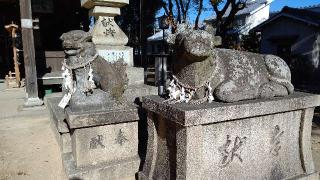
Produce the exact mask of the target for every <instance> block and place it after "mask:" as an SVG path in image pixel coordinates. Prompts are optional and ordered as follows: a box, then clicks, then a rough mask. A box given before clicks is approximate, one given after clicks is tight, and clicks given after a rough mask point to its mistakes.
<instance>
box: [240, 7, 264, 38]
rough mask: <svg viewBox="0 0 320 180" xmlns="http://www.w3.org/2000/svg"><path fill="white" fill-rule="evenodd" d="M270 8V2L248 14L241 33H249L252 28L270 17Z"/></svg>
mask: <svg viewBox="0 0 320 180" xmlns="http://www.w3.org/2000/svg"><path fill="white" fill-rule="evenodd" d="M269 10H270V4H269V5H267V6H264V7H263V8H261V9H258V10H257V11H256V12H253V13H252V14H250V15H248V16H247V18H246V23H245V25H244V26H243V27H242V28H241V31H240V32H241V34H245V35H247V34H248V33H249V31H250V30H251V29H252V28H254V27H256V26H257V25H259V24H261V23H262V22H264V21H266V20H267V19H269Z"/></svg>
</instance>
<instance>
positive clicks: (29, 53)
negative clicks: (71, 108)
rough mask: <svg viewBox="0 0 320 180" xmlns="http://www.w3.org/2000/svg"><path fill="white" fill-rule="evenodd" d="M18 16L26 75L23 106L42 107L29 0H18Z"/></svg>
mask: <svg viewBox="0 0 320 180" xmlns="http://www.w3.org/2000/svg"><path fill="white" fill-rule="evenodd" d="M20 14H21V32H22V42H23V56H24V68H25V74H26V82H25V85H26V99H25V102H24V106H25V107H33V106H41V105H43V101H42V100H40V99H39V95H38V82H37V69H36V60H35V48H34V37H33V21H32V10H31V0H20Z"/></svg>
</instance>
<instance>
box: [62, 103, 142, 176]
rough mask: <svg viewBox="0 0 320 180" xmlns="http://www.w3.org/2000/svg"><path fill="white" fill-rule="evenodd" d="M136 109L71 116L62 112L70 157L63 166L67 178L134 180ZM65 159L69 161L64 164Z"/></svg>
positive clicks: (136, 165)
mask: <svg viewBox="0 0 320 180" xmlns="http://www.w3.org/2000/svg"><path fill="white" fill-rule="evenodd" d="M138 120H139V114H138V106H136V105H134V104H130V105H128V106H126V108H122V109H108V110H105V111H94V110H92V111H86V112H72V111H71V109H70V108H67V109H66V121H67V123H68V127H69V128H70V132H71V144H72V153H71V154H68V156H67V157H69V156H71V157H69V158H67V159H66V160H65V164H67V165H66V169H67V174H68V175H69V176H70V177H77V178H78V177H80V178H83V179H135V174H136V173H137V172H138V171H139V165H140V159H139V155H138ZM68 159H69V160H68Z"/></svg>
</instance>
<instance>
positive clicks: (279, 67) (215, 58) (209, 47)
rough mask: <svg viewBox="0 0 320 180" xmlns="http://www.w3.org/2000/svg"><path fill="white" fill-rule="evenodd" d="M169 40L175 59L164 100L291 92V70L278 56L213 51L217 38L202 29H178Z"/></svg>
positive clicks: (232, 98)
mask: <svg viewBox="0 0 320 180" xmlns="http://www.w3.org/2000/svg"><path fill="white" fill-rule="evenodd" d="M170 39H171V41H172V42H173V41H174V46H175V50H176V56H175V58H174V62H173V65H174V72H173V80H172V81H171V83H170V85H169V87H168V90H169V96H170V99H169V100H167V101H175V102H177V101H178V102H191V103H192V102H193V103H202V102H205V101H209V102H211V101H213V100H214V99H215V100H218V101H223V102H236V101H241V100H247V99H257V98H271V97H276V96H286V95H288V94H291V93H293V90H294V87H293V85H292V84H291V73H290V69H289V67H288V66H287V64H286V63H285V61H284V60H283V59H281V58H280V57H277V56H274V55H261V54H255V53H249V52H243V51H236V50H229V49H219V48H215V45H216V44H217V43H216V39H217V38H216V37H215V36H213V35H212V34H211V33H208V32H207V31H205V30H191V29H188V28H180V29H179V28H178V32H177V33H176V34H175V35H174V36H173V37H169V40H170ZM169 43H170V41H169Z"/></svg>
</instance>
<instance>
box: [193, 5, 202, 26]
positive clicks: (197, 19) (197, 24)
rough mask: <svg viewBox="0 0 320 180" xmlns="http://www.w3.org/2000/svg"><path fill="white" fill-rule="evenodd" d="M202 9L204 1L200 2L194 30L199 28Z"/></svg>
mask: <svg viewBox="0 0 320 180" xmlns="http://www.w3.org/2000/svg"><path fill="white" fill-rule="evenodd" d="M202 8H203V0H199V8H198V14H197V17H196V20H195V22H194V29H198V28H199V19H200V16H201V12H202Z"/></svg>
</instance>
